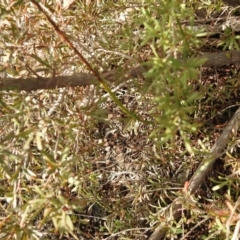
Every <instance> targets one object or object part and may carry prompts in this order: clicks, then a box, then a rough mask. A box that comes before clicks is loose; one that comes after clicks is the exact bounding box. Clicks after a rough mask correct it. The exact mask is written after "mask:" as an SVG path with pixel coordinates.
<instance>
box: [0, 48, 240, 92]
mask: <svg viewBox="0 0 240 240" xmlns="http://www.w3.org/2000/svg"><path fill="white" fill-rule="evenodd" d="M200 57H202V58H206V59H207V61H206V62H205V64H203V66H206V67H212V66H215V67H221V66H224V65H229V64H237V63H239V62H240V52H239V51H236V50H234V51H226V52H217V53H203V54H202V55H201V56H200ZM145 71H146V69H145V68H143V67H142V66H137V67H135V68H132V69H130V70H127V71H126V72H125V73H122V72H121V71H118V70H112V71H105V72H103V73H102V74H101V78H103V79H104V80H106V81H108V82H116V81H121V82H123V81H126V80H129V79H133V78H137V77H139V76H143V73H144V72H145ZM97 82H98V81H97V78H96V77H95V76H94V74H90V73H78V74H75V75H72V76H56V77H49V78H46V77H39V78H33V77H32V78H26V79H22V78H19V79H17V78H0V90H13V89H16V90H25V91H33V90H38V89H54V88H62V87H76V86H86V85H92V84H97Z"/></svg>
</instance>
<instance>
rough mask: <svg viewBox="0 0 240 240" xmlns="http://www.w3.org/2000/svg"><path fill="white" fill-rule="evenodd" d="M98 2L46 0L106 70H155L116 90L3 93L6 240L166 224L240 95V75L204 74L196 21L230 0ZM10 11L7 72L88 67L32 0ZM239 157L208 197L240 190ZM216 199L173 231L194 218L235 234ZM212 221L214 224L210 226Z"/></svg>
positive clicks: (2, 43)
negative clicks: (218, 77)
mask: <svg viewBox="0 0 240 240" xmlns="http://www.w3.org/2000/svg"><path fill="white" fill-rule="evenodd" d="M87 2H88V1H76V3H74V4H73V6H71V7H67V8H66V9H63V8H62V7H61V6H60V5H59V2H57V3H56V2H55V1H44V3H45V4H46V5H45V6H46V9H47V10H48V13H49V14H50V15H51V17H52V18H53V19H54V21H55V22H56V23H57V25H58V26H59V27H60V28H61V30H62V31H64V32H65V33H66V34H67V36H68V37H69V39H70V41H72V42H73V44H74V46H77V48H78V49H79V51H80V52H81V54H83V55H84V57H85V58H86V59H87V60H88V61H89V62H90V64H91V65H92V66H93V67H94V68H95V69H98V70H99V72H101V71H105V70H109V69H119V73H120V74H119V76H121V73H123V74H122V75H124V74H125V71H126V69H131V68H134V67H136V66H137V65H139V63H140V64H142V63H143V62H144V63H143V64H142V65H143V66H144V67H146V69H148V71H146V72H145V73H144V79H137V80H135V79H133V80H131V81H129V82H128V83H124V84H119V85H117V86H116V85H114V84H113V85H110V86H109V89H108V86H107V89H106V87H105V90H107V92H108V93H106V92H105V91H104V90H103V89H102V88H100V87H99V86H98V87H92V86H91V87H85V88H68V87H67V88H65V89H54V90H39V91H35V92H31V93H26V92H21V93H19V92H17V91H8V92H1V95H0V114H1V119H0V127H1V131H0V132H1V133H0V134H1V135H0V138H1V142H0V182H1V186H0V199H1V208H0V215H1V219H0V232H1V233H0V238H1V239H17V240H18V239H61V238H62V239H65V238H68V239H103V238H104V239H110V238H112V237H116V238H118V239H147V238H148V236H149V234H150V233H151V232H152V230H153V229H154V228H155V226H156V225H157V224H158V223H159V222H166V221H167V219H166V217H165V210H166V207H167V206H168V204H169V203H171V202H172V201H174V199H175V197H176V196H179V195H181V194H182V191H181V190H180V191H179V189H180V188H182V187H183V186H182V183H183V182H184V181H185V180H186V178H187V177H188V176H187V174H188V172H189V170H192V169H194V168H195V166H196V165H197V164H198V163H199V159H200V157H199V156H200V155H201V154H202V153H203V152H204V153H205V152H207V151H208V150H209V148H210V146H211V145H212V142H213V141H214V140H215V139H212V136H211V134H212V132H213V129H214V128H215V126H214V124H211V126H210V127H209V128H208V127H206V122H207V124H209V122H208V120H209V119H210V120H212V119H213V118H214V117H215V116H216V115H217V114H218V113H219V112H221V111H222V112H225V109H223V108H222V107H221V108H219V106H222V105H224V106H225V107H226V106H229V104H230V102H229V101H230V100H231V97H234V99H235V98H236V97H238V94H239V92H238V90H237V88H238V86H239V81H238V79H239V76H237V75H236V76H235V77H234V78H230V79H228V80H227V81H226V82H225V83H224V84H223V85H224V87H223V85H220V86H216V85H217V84H216V83H215V82H210V83H209V82H208V83H207V84H206V85H207V86H206V85H204V82H203V81H202V80H201V77H200V75H201V68H200V67H201V65H202V64H203V63H204V61H205V60H206V59H202V58H199V56H198V55H199V52H200V51H201V47H202V46H203V45H204V41H203V39H202V40H200V39H201V38H199V36H205V35H204V34H205V32H204V30H201V28H200V30H198V29H197V30H196V29H195V28H194V21H195V19H196V11H197V10H199V9H200V10H206V12H207V16H211V14H212V13H213V12H214V13H216V12H219V11H222V10H221V3H219V1H215V2H214V3H213V1H201V2H199V1H191V0H189V1H178V0H161V1H155V0H145V1H134V2H128V1H121V0H120V1H89V2H90V3H87ZM0 11H1V19H0V20H1V21H2V22H1V23H0V27H1V39H0V50H1V51H0V53H1V54H2V55H0V57H1V56H3V59H0V60H1V62H0V73H1V77H17V78H25V77H29V76H44V77H52V76H55V75H71V74H73V73H76V72H82V71H86V69H85V66H84V65H83V64H82V63H81V61H80V60H79V59H78V58H77V57H76V56H75V55H74V54H73V51H72V49H70V48H69V47H68V46H67V44H66V43H65V42H64V41H63V40H62V39H61V38H60V37H59V36H58V35H57V33H56V32H54V30H53V28H52V26H51V25H50V24H49V22H48V21H47V20H46V18H45V16H44V15H43V14H42V13H41V12H40V11H38V10H37V9H36V8H35V7H34V5H32V4H31V2H30V1H28V2H26V1H25V2H24V1H21V0H20V1H15V2H14V3H13V4H12V5H10V6H9V4H8V1H5V0H3V1H1V3H0ZM186 22H187V23H188V24H185V23H186ZM238 38H239V37H238V36H237V35H235V34H234V33H232V32H231V31H230V29H226V30H225V32H224V35H223V38H222V39H221V41H220V43H219V44H218V47H219V46H224V49H238V46H237V41H238ZM205 41H206V40H205ZM2 51H3V53H2ZM235 73H236V72H234V71H233V73H232V74H235ZM209 75H211V73H209ZM210 77H211V76H210ZM210 77H209V79H211V78H210ZM120 78H121V77H120ZM209 79H208V81H210V80H209ZM110 88H111V89H110ZM108 90H109V91H108ZM110 90H111V91H110ZM113 100H114V101H113ZM231 103H232V102H231ZM235 104H236V103H235ZM219 109H220V110H219ZM229 115H231V114H230V113H229ZM206 119H207V120H206ZM204 124H205V125H204ZM202 126H204V127H202ZM149 136H150V139H149ZM211 141H212V142H211ZM236 141H237V140H236ZM156 142H157V143H158V144H156ZM232 146H234V147H232V148H231V151H233V152H234V151H235V149H236V144H235V145H234V144H233V145H232ZM189 153H191V154H189ZM235 153H236V152H235ZM233 159H234V157H233V156H230V155H228V158H227V159H226V162H230V163H229V165H230V166H231V168H232V169H233V172H234V173H235V175H233V176H231V177H228V176H227V177H221V178H219V177H218V178H217V179H218V180H213V181H212V182H211V187H212V189H213V190H214V191H215V192H214V194H213V195H212V196H211V199H207V200H206V201H209V202H214V201H215V200H222V199H221V195H223V192H221V191H224V189H227V190H226V192H227V196H228V199H231V198H233V201H235V200H236V199H237V196H238V195H239V191H238V190H237V189H238V188H239V180H238V179H239V178H238V175H237V174H238V168H239V165H238V164H237V163H235V164H234V161H233ZM235 162H236V161H235ZM229 168H230V167H229ZM182 173H186V174H182ZM181 176H183V177H181ZM214 177H215V176H214ZM196 198H197V197H196ZM205 198H208V196H203V197H202V199H201V201H200V203H198V202H197V200H198V199H196V201H189V202H187V203H186V204H185V206H186V210H188V212H189V215H187V216H185V215H184V214H185V211H183V213H182V218H181V219H180V221H179V222H174V221H170V222H169V226H168V228H169V232H168V234H167V239H180V238H184V236H185V235H184V234H185V230H186V229H187V231H189V232H190V233H191V231H193V230H195V226H199V229H198V230H199V231H200V234H199V236H200V235H201V236H200V237H202V239H205V238H208V239H224V238H223V237H222V236H224V237H225V236H228V235H227V234H229V235H231V234H232V232H231V231H230V230H229V229H228V233H226V232H227V229H226V227H225V225H224V224H223V223H222V222H221V221H220V220H219V218H216V217H218V213H216V212H213V214H212V213H211V214H212V215H211V214H210V212H209V211H208V210H207V209H205V205H204V204H202V201H203V199H205ZM216 219H217V220H216ZM202 223H204V227H203V229H207V231H209V232H211V231H212V233H210V234H208V233H207V232H204V230H203V231H201V227H202V226H203V224H202ZM198 224H199V225H198ZM201 224H202V225H201ZM193 226H194V227H193ZM194 236H195V235H194Z"/></svg>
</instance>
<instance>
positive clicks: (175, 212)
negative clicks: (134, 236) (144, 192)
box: [149, 108, 240, 240]
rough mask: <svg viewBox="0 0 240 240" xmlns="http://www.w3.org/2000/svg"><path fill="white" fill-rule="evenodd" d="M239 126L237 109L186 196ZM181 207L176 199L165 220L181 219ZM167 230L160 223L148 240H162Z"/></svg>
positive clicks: (190, 183) (193, 177)
mask: <svg viewBox="0 0 240 240" xmlns="http://www.w3.org/2000/svg"><path fill="white" fill-rule="evenodd" d="M239 124H240V108H238V110H237V111H236V113H235V114H234V116H233V117H232V119H231V120H230V121H229V123H228V124H227V126H226V127H225V129H224V130H223V132H222V134H221V135H220V137H219V138H218V140H217V141H216V143H215V144H214V146H213V148H212V150H211V152H210V153H209V155H208V156H207V157H206V158H205V159H204V160H203V162H202V163H201V164H200V166H199V167H198V169H197V170H196V172H195V173H194V175H193V176H192V178H191V179H190V182H189V185H188V188H187V194H186V196H188V195H189V194H194V193H195V192H196V190H197V189H198V188H199V186H200V185H201V184H202V183H203V181H204V180H205V177H206V175H207V174H208V172H209V171H210V170H211V168H212V166H213V164H214V162H215V161H216V160H217V159H218V158H219V157H221V156H222V154H223V153H224V149H225V147H226V145H227V143H228V142H229V140H230V138H231V137H232V136H233V135H234V134H236V133H237V130H238V128H239ZM183 207H184V206H183V204H182V201H181V197H179V198H177V199H176V200H175V202H174V203H173V204H172V217H171V219H167V220H171V221H173V220H175V221H177V220H179V218H180V217H181V210H182V209H183ZM167 230H168V228H167V225H166V224H165V223H161V224H160V225H159V226H158V227H157V228H156V229H155V231H154V232H153V234H152V235H151V236H150V238H149V240H160V239H163V237H164V236H165V234H166V232H167Z"/></svg>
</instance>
